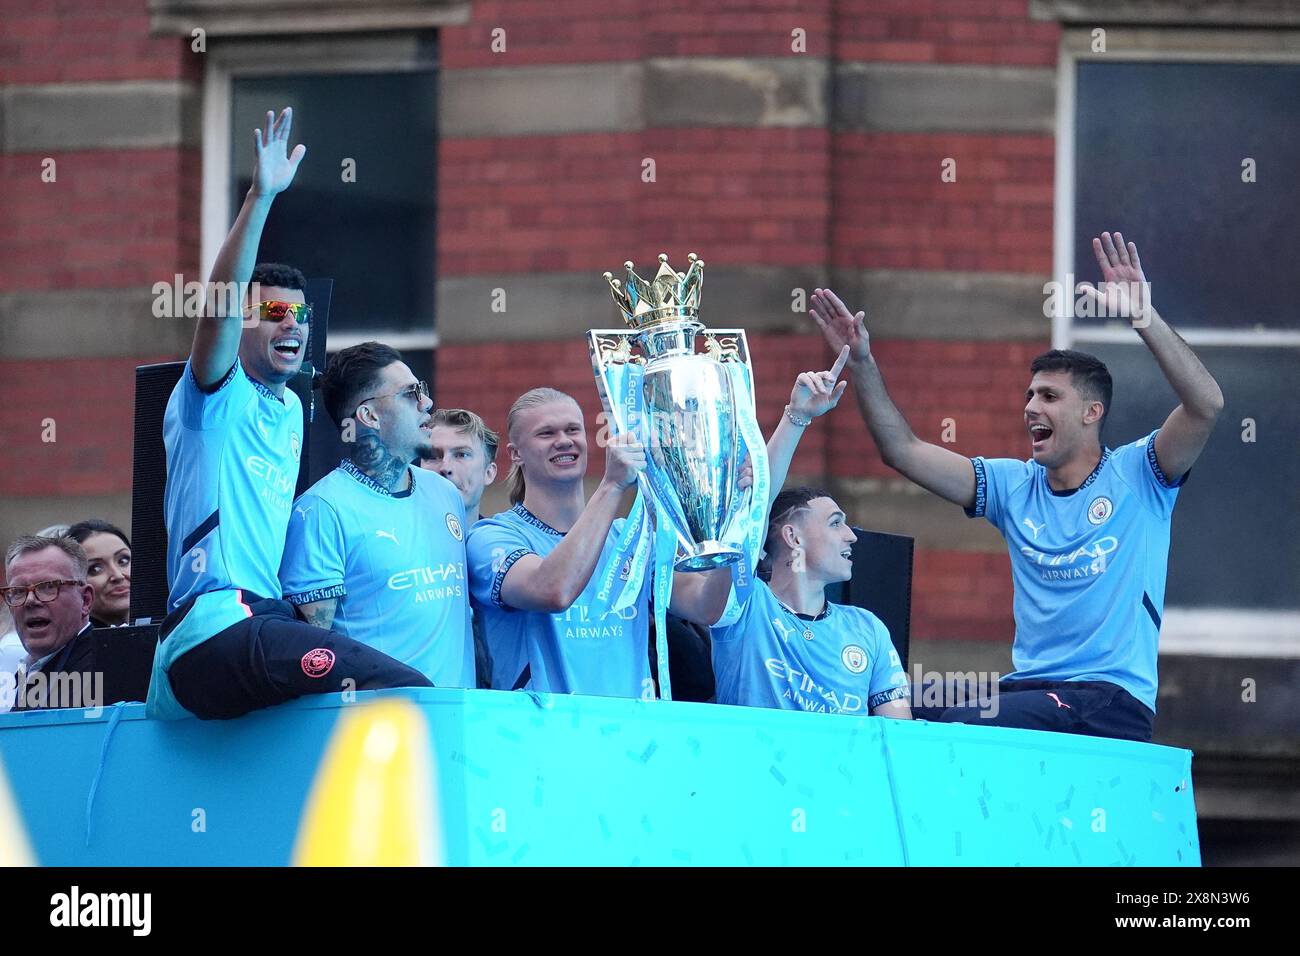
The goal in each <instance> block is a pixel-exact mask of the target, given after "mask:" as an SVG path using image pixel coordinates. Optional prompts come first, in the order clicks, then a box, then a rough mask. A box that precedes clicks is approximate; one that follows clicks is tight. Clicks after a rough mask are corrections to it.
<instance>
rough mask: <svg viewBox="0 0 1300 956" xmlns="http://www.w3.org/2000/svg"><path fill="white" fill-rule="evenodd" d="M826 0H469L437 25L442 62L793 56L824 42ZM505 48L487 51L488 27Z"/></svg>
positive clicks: (820, 50) (820, 48)
mask: <svg viewBox="0 0 1300 956" xmlns="http://www.w3.org/2000/svg"><path fill="white" fill-rule="evenodd" d="M837 2H840V0H837ZM830 6H831V3H830V2H829V0H658V2H655V3H645V2H644V0H475V3H474V8H473V14H472V20H471V22H470V23H469V24H467V25H466V26H463V27H452V28H450V29H448V30H445V31H444V32H443V42H442V56H443V63H444V65H445V67H446V68H448V69H458V68H464V67H492V66H524V65H536V64H544V63H545V64H555V63H595V62H610V61H622V60H635V59H640V58H642V57H660V56H722V57H728V56H734V57H752V56H763V57H771V56H793V55H799V54H795V53H793V51H792V50H791V45H792V36H791V32H792V31H793V30H795V29H796V28H798V29H802V30H803V31H804V39H805V48H806V55H809V56H826V55H827V53H828V52H829V50H830V48H831V35H832V23H831V18H830V13H829V9H830ZM497 28H500V29H503V30H505V40H506V49H505V51H504V52H503V53H494V52H493V51H492V39H493V36H492V31H493V30H495V29H497Z"/></svg>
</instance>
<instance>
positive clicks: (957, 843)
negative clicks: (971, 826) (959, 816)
mask: <svg viewBox="0 0 1300 956" xmlns="http://www.w3.org/2000/svg"><path fill="white" fill-rule="evenodd" d="M952 836H953V846H954V850H955V851H956V854H957V855H958V856H961V831H960V830H958V831H957V832H956V833H954V834H953V835H952Z"/></svg>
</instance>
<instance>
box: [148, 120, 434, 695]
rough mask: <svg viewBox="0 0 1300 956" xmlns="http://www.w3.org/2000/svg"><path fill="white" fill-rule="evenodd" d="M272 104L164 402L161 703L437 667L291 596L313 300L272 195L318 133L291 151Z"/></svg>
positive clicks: (156, 679)
mask: <svg viewBox="0 0 1300 956" xmlns="http://www.w3.org/2000/svg"><path fill="white" fill-rule="evenodd" d="M266 120H267V123H266V130H265V135H264V134H263V131H262V130H260V129H259V130H257V131H256V132H255V134H254V145H255V152H256V156H257V162H256V166H255V168H254V171H253V184H252V187H251V188H250V189H249V191H248V195H247V196H246V197H245V198H244V204H243V207H242V208H241V209H240V211H239V215H238V217H237V218H236V219H235V224H234V226H233V227H232V228H231V230H230V235H229V236H227V237H226V241H225V243H223V244H222V247H221V251H220V252H219V253H218V254H217V260H216V262H215V264H214V265H213V267H212V276H211V279H210V283H209V302H208V304H207V307H206V308H205V310H204V315H203V316H201V317H200V318H199V320H198V326H197V328H196V329H195V331H194V344H193V347H192V349H191V351H190V359H189V362H188V363H186V367H185V372H184V373H183V374H182V376H181V380H180V381H179V382H177V383H176V388H175V390H174V391H173V392H172V395H171V398H170V399H169V400H168V402H167V410H166V414H165V415H164V418H163V443H164V445H165V446H166V449H167V486H166V491H165V493H164V500H163V507H164V515H165V518H166V522H167V536H168V543H167V580H168V583H169V585H170V588H171V592H170V595H169V597H168V612H169V613H168V615H167V618H166V620H165V621H164V622H163V625H162V628H161V629H160V632H159V644H158V650H157V652H156V653H155V655H154V667H153V676H152V679H151V681H150V685H149V702H148V713H149V714H150V716H156V717H164V718H177V717H184V716H186V715H187V714H193V715H195V716H198V717H201V718H206V719H213V718H227V717H238V716H240V715H241V714H245V713H248V712H249V711H251V710H256V709H258V708H261V707H267V706H270V705H272V704H278V703H282V702H284V701H286V700H292V699H293V698H295V697H299V696H301V695H303V694H311V693H326V692H330V691H338V690H349V689H358V690H365V689H370V688H378V687H398V686H411V685H419V684H423V685H427V684H428V683H429V682H428V680H427V679H425V678H424V677H423V676H421V675H420V673H419V672H418V671H415V670H413V669H412V668H409V667H406V666H405V665H403V664H400V663H399V662H397V661H394V660H392V659H391V658H388V657H387V656H385V655H383V654H381V653H379V652H377V651H375V650H373V649H372V648H369V647H367V646H366V645H364V644H361V643H358V642H356V641H351V640H349V639H348V638H346V637H342V636H340V635H337V634H334V633H332V632H330V631H325V630H321V629H320V628H316V627H312V626H310V625H308V624H305V623H303V622H302V621H300V620H298V619H297V618H296V616H295V615H294V612H293V608H292V606H291V605H290V604H288V603H287V602H285V601H282V600H280V593H281V592H280V584H279V577H278V570H279V566H280V557H281V554H282V553H283V551H284V539H285V531H286V528H287V526H288V523H289V514H290V510H291V508H292V505H293V493H294V489H295V487H296V486H297V483H298V461H299V457H300V455H301V452H302V437H303V436H302V429H303V417H302V405H301V403H300V402H299V401H298V397H297V396H296V395H295V394H294V393H293V392H292V391H287V390H286V389H285V384H286V383H287V382H288V381H289V379H291V378H292V377H293V376H294V375H295V374H296V373H297V372H298V370H299V369H300V368H301V366H302V358H303V355H304V354H305V353H306V349H307V336H308V332H309V329H310V322H309V320H310V309H309V308H308V306H307V303H306V297H305V295H304V294H303V286H304V285H305V283H304V281H303V278H302V274H301V273H300V272H298V270H296V269H292V268H289V267H286V266H270V265H261V266H258V267H257V268H256V269H255V268H254V262H255V261H256V258H257V248H258V244H259V241H260V239H261V235H262V228H263V226H264V225H265V224H266V218H267V215H268V213H269V212H270V209H271V203H272V202H273V201H274V199H275V197H276V196H277V195H278V194H279V193H281V192H283V191H284V190H285V189H287V188H288V187H289V184H290V183H291V182H293V177H294V174H295V173H296V172H297V170H298V164H299V163H301V162H302V158H303V156H304V155H306V152H307V148H306V147H305V146H303V145H299V146H297V147H296V148H295V149H294V150H293V152H292V153H290V152H289V133H290V129H291V127H292V123H293V113H292V110H290V109H286V110H284V111H283V112H281V113H280V115H279V117H276V116H275V115H274V114H272V113H267V116H266ZM250 279H251V280H253V281H254V282H256V283H257V284H256V285H254V286H253V287H252V289H251V293H250V294H249V296H248V297H247V302H245V301H243V300H242V291H241V295H240V296H235V297H231V296H228V295H218V294H217V293H218V292H219V290H221V289H230V288H234V289H238V290H243V289H244V288H246V287H247V285H248V283H249V281H250ZM231 298H234V299H235V301H233V302H232V301H231ZM241 306H242V308H241Z"/></svg>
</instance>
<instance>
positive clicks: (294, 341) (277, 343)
mask: <svg viewBox="0 0 1300 956" xmlns="http://www.w3.org/2000/svg"><path fill="white" fill-rule="evenodd" d="M271 349H272V351H274V352H275V354H276V355H278V356H280V357H281V358H282V359H284V360H286V361H290V362H291V361H293V360H294V359H296V358H297V357H298V355H299V354H300V353H301V352H302V339H301V338H300V337H299V336H297V335H282V336H280V337H278V338H275V339H272V340H271Z"/></svg>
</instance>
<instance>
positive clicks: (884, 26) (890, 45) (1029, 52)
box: [834, 0, 1061, 66]
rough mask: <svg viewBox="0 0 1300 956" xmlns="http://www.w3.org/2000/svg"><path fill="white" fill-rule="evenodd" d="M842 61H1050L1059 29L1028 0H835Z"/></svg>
mask: <svg viewBox="0 0 1300 956" xmlns="http://www.w3.org/2000/svg"><path fill="white" fill-rule="evenodd" d="M835 12H836V20H835V25H834V55H835V56H836V57H837V58H838V59H841V60H874V61H881V62H919V63H986V64H998V65H1002V66H1054V65H1055V64H1056V50H1057V44H1058V43H1059V42H1060V35H1061V30H1060V27H1059V26H1058V25H1057V24H1055V23H1036V22H1032V21H1030V19H1029V0H836V4H835Z"/></svg>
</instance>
